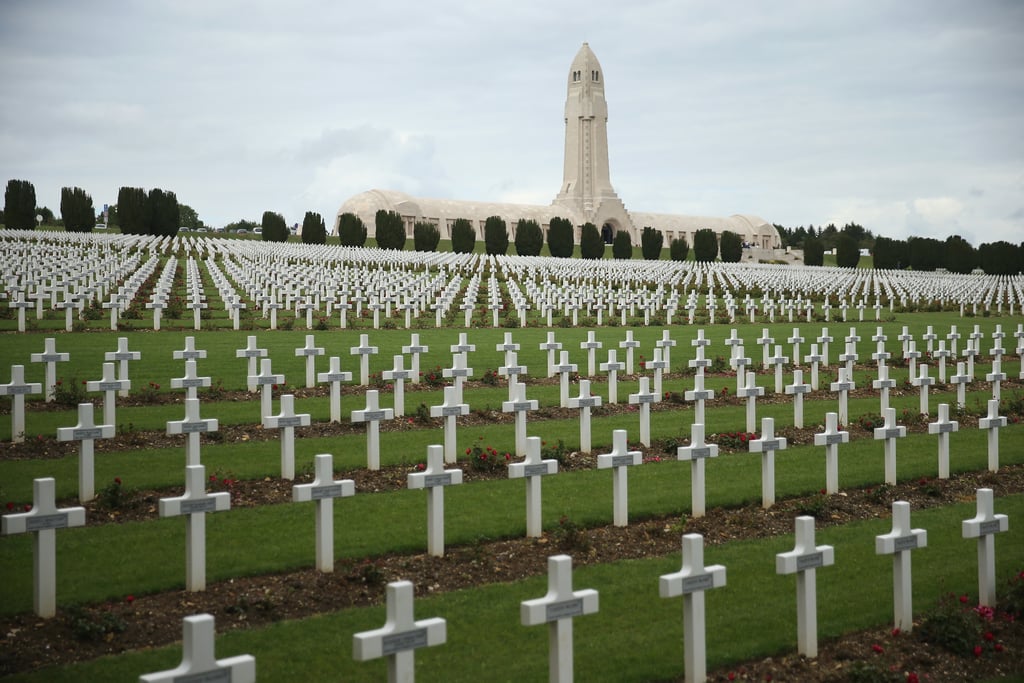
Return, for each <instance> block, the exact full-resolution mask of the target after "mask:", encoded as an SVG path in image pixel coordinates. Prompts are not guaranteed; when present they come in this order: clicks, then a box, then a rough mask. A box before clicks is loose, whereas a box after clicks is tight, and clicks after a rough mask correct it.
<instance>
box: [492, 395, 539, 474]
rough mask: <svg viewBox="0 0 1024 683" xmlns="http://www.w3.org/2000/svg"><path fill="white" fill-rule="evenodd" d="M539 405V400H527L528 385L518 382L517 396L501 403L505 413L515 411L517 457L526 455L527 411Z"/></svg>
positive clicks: (535, 408)
mask: <svg viewBox="0 0 1024 683" xmlns="http://www.w3.org/2000/svg"><path fill="white" fill-rule="evenodd" d="M539 407H540V404H539V403H538V402H537V401H535V400H533V401H527V400H526V385H525V384H519V383H517V384H516V395H515V397H513V398H511V399H509V400H508V401H505V402H504V403H502V404H501V411H502V412H503V413H515V431H516V456H517V457H524V456H525V455H526V413H527V412H528V411H531V410H537V408H539Z"/></svg>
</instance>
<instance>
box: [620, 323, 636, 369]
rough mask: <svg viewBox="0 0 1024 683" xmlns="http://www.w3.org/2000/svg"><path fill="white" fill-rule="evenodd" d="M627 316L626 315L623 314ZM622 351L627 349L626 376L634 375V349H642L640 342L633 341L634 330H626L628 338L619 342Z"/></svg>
mask: <svg viewBox="0 0 1024 683" xmlns="http://www.w3.org/2000/svg"><path fill="white" fill-rule="evenodd" d="M623 315H625V314H623ZM619 348H620V349H626V374H627V375H632V374H634V372H633V349H639V348H640V342H638V341H637V340H635V339H633V330H626V338H625V340H623V341H620V342H619Z"/></svg>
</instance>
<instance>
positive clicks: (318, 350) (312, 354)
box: [295, 334, 325, 389]
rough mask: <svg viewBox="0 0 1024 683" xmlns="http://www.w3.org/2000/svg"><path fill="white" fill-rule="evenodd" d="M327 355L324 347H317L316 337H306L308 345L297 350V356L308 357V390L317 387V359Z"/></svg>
mask: <svg viewBox="0 0 1024 683" xmlns="http://www.w3.org/2000/svg"><path fill="white" fill-rule="evenodd" d="M324 353H325V349H324V348H323V347H322V346H317V345H316V342H315V340H314V335H312V334H307V335H306V345H305V346H300V347H299V348H297V349H295V355H296V356H305V357H306V388H307V389H312V388H313V387H314V386H316V357H317V356H322V355H324Z"/></svg>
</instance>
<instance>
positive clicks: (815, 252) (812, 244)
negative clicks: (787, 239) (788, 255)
mask: <svg viewBox="0 0 1024 683" xmlns="http://www.w3.org/2000/svg"><path fill="white" fill-rule="evenodd" d="M823 263H825V245H824V244H822V243H821V240H819V239H818V238H817V237H807V239H805V240H804V265H807V266H820V265H822V264H823Z"/></svg>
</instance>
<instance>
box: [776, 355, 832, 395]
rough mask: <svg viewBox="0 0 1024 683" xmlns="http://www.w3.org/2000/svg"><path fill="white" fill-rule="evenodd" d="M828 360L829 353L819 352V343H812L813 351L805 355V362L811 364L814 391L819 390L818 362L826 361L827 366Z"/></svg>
mask: <svg viewBox="0 0 1024 683" xmlns="http://www.w3.org/2000/svg"><path fill="white" fill-rule="evenodd" d="M827 360H828V356H827V355H821V354H819V353H818V345H817V344H811V352H810V353H809V354H807V355H806V356H804V362H805V363H810V364H811V389H812V390H813V391H817V390H818V363H824V365H825V366H828V363H827ZM766 367H767V366H766Z"/></svg>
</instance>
